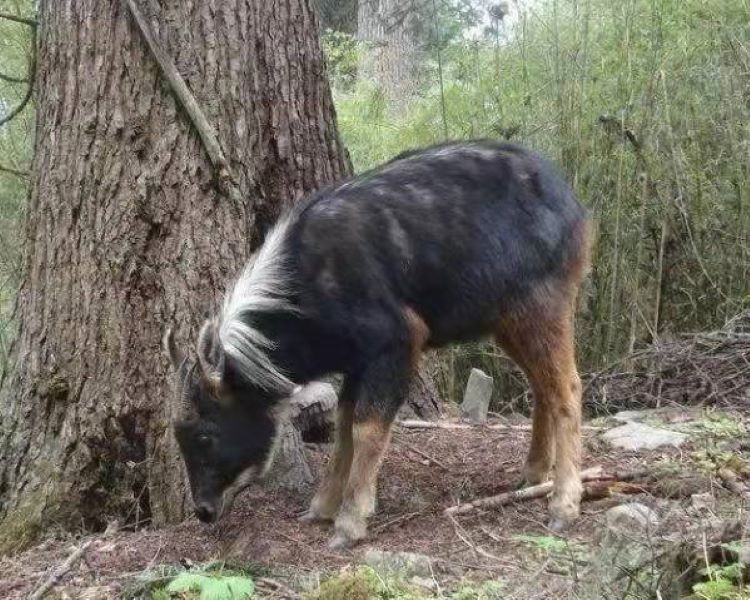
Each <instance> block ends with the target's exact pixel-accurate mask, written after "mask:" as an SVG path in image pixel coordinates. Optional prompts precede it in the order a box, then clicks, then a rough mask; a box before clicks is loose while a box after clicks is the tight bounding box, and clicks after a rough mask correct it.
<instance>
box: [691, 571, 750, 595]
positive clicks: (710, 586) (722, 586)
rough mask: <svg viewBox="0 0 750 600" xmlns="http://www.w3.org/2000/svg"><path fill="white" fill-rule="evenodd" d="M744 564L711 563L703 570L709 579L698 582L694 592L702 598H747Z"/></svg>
mask: <svg viewBox="0 0 750 600" xmlns="http://www.w3.org/2000/svg"><path fill="white" fill-rule="evenodd" d="M743 572H744V565H743V564H742V563H739V562H735V563H731V564H728V565H724V566H720V565H709V566H708V567H706V569H704V570H703V572H702V573H703V575H705V576H706V577H707V578H708V581H704V582H701V583H696V584H695V585H694V586H693V593H694V597H695V598H696V599H700V600H740V599H741V598H747V596H746V595H745V593H744V592H743V587H744V586H743V584H742V577H743Z"/></svg>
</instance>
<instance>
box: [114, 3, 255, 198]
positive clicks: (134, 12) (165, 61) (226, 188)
mask: <svg viewBox="0 0 750 600" xmlns="http://www.w3.org/2000/svg"><path fill="white" fill-rule="evenodd" d="M122 4H123V5H124V6H125V8H126V9H127V10H128V11H129V12H130V15H131V16H132V17H133V21H135V24H136V26H137V27H138V31H140V33H141V35H142V36H143V40H144V41H145V42H146V45H147V46H148V47H149V49H150V50H151V54H152V55H153V57H154V60H155V61H156V63H157V65H159V69H160V70H161V74H162V75H163V76H164V79H166V81H167V83H168V84H169V88H170V89H171V90H172V93H173V94H174V95H175V98H177V101H178V102H179V104H180V106H182V108H183V109H184V110H185V112H186V113H187V115H188V118H189V119H190V122H191V123H192V125H193V127H194V128H195V130H196V132H197V133H198V136H199V137H200V139H201V142H203V147H204V148H205V149H206V153H207V154H208V158H209V160H210V161H211V164H212V165H213V167H214V170H215V172H216V179H217V182H218V184H219V190H220V191H221V192H222V193H224V194H226V195H227V196H228V197H229V198H230V199H231V200H232V201H234V202H236V203H237V204H238V205H239V203H240V202H241V198H240V191H239V188H238V187H237V184H236V182H235V180H234V178H233V177H232V172H231V170H230V168H229V162H228V161H227V159H226V156H224V151H223V150H222V149H221V144H220V143H219V139H218V137H217V134H216V131H215V130H214V128H213V127H212V126H211V124H210V123H209V122H208V119H206V116H205V115H204V114H203V110H201V107H200V106H199V104H198V101H197V100H196V99H195V96H193V94H192V93H191V92H190V90H189V89H188V86H187V84H186V83H185V80H184V79H183V78H182V75H180V73H179V71H178V70H177V67H176V66H175V64H174V62H173V61H172V59H171V57H170V56H169V55H168V54H167V53H166V52H165V51H164V49H163V48H162V47H161V46H160V45H159V43H158V42H157V41H156V38H155V37H154V35H153V33H152V31H151V28H150V27H149V25H148V23H147V22H146V19H145V17H144V16H143V13H142V12H141V10H140V9H139V8H138V5H137V4H136V2H135V0H122Z"/></svg>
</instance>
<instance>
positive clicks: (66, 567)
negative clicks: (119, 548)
mask: <svg viewBox="0 0 750 600" xmlns="http://www.w3.org/2000/svg"><path fill="white" fill-rule="evenodd" d="M92 542H93V540H88V541H86V542H84V543H83V544H81V545H80V546H79V547H78V548H76V550H75V551H74V552H73V553H72V554H71V555H70V556H69V557H68V558H67V559H66V560H65V562H64V563H63V564H62V565H60V567H58V568H57V569H55V571H54V573H52V575H50V576H49V578H48V579H46V580H45V582H44V583H43V584H42V585H40V586H39V587H38V588H37V589H36V591H35V592H34V593H33V594H32V595H31V596H30V599H31V600H39V598H43V597H44V596H45V594H46V593H47V592H49V591H50V590H51V589H52V588H53V587H55V586H56V585H57V584H58V583H60V580H61V579H62V578H63V577H65V575H67V573H68V571H70V570H71V569H72V568H73V567H74V566H76V564H78V561H79V560H81V559H82V558H83V555H84V554H85V553H86V550H87V549H88V547H89V546H90V545H91V544H92Z"/></svg>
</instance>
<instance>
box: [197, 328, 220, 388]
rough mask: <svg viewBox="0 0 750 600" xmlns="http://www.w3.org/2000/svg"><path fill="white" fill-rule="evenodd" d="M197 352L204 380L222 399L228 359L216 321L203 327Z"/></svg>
mask: <svg viewBox="0 0 750 600" xmlns="http://www.w3.org/2000/svg"><path fill="white" fill-rule="evenodd" d="M197 351H198V366H199V367H200V370H201V375H202V376H203V380H204V381H205V382H206V384H207V385H208V387H209V388H211V389H212V390H213V391H214V395H215V396H216V397H217V398H218V399H221V398H222V394H221V393H220V392H221V383H222V380H223V378H224V365H225V364H226V359H225V355H224V349H223V348H222V347H221V342H220V341H219V328H218V326H217V324H216V321H214V320H208V321H206V322H205V323H204V324H203V327H201V330H200V333H199V334H198V348H197Z"/></svg>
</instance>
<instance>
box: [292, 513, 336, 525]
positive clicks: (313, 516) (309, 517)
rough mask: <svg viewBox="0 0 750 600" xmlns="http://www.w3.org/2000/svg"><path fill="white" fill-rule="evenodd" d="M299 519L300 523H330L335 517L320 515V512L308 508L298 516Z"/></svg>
mask: <svg viewBox="0 0 750 600" xmlns="http://www.w3.org/2000/svg"><path fill="white" fill-rule="evenodd" d="M297 520H298V521H299V522H300V523H330V522H331V521H333V519H331V518H327V517H324V516H322V515H319V514H318V513H316V512H314V511H311V510H308V511H307V512H305V513H303V514H302V515H300V516H299V517H297Z"/></svg>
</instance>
